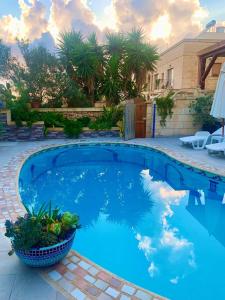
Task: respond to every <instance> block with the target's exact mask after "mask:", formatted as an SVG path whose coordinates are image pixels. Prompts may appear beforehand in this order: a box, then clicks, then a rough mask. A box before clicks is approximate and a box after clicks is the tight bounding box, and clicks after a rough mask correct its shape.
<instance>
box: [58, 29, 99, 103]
mask: <svg viewBox="0 0 225 300" xmlns="http://www.w3.org/2000/svg"><path fill="white" fill-rule="evenodd" d="M58 47H59V54H60V56H61V61H62V62H63V63H64V64H65V67H66V70H67V72H68V75H69V76H70V77H71V79H72V80H74V81H76V82H77V83H78V84H79V86H80V87H81V88H82V89H83V91H84V93H85V94H86V96H87V97H88V98H89V99H91V100H92V101H94V99H93V98H94V97H95V96H96V95H98V94H99V93H98V85H99V80H100V78H101V77H102V75H103V64H104V57H103V49H102V47H101V46H99V45H98V43H97V39H96V36H95V34H92V35H91V36H89V37H88V39H86V40H84V38H83V36H82V35H81V33H80V32H74V31H72V32H67V33H64V34H62V35H61V39H60V42H59V45H58Z"/></svg>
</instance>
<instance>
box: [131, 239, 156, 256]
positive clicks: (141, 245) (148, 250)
mask: <svg viewBox="0 0 225 300" xmlns="http://www.w3.org/2000/svg"><path fill="white" fill-rule="evenodd" d="M135 238H136V239H137V240H138V241H139V242H138V249H140V250H142V251H143V252H144V254H145V256H146V257H147V258H148V256H149V255H150V254H152V253H153V252H155V250H156V249H155V248H153V247H152V240H151V238H150V237H148V236H142V235H141V234H140V233H137V234H136V236H135Z"/></svg>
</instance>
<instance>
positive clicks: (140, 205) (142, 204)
mask: <svg viewBox="0 0 225 300" xmlns="http://www.w3.org/2000/svg"><path fill="white" fill-rule="evenodd" d="M140 171H141V170H139V172H138V171H137V169H135V171H133V168H129V169H127V165H123V167H122V166H121V165H120V166H119V165H118V166H114V167H113V168H111V169H110V172H111V177H112V178H113V180H112V181H111V183H110V188H109V189H108V188H107V187H106V186H105V188H104V190H105V196H106V199H107V204H106V207H105V208H104V212H105V213H106V214H107V219H108V220H109V221H111V222H115V223H127V225H129V226H132V227H135V226H136V225H137V224H138V222H139V221H140V219H141V218H142V217H143V216H144V215H145V214H146V213H147V212H149V210H150V209H151V207H152V204H153V203H152V201H151V200H150V199H149V196H148V195H147V194H146V193H145V192H144V190H143V187H142V185H141V182H140V180H141V178H140V174H139V173H140ZM129 172H130V173H129Z"/></svg>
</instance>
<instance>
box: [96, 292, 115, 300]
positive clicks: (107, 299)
mask: <svg viewBox="0 0 225 300" xmlns="http://www.w3.org/2000/svg"><path fill="white" fill-rule="evenodd" d="M97 299H99V300H111V299H113V298H112V297H110V296H109V295H106V294H105V293H101V294H100V296H99V297H98V298H97Z"/></svg>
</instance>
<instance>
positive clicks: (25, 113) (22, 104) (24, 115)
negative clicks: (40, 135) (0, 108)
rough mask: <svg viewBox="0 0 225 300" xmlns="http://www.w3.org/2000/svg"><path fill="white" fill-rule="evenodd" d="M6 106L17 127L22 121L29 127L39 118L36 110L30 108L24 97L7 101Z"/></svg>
mask: <svg viewBox="0 0 225 300" xmlns="http://www.w3.org/2000/svg"><path fill="white" fill-rule="evenodd" d="M6 107H7V108H8V109H10V110H11V116H12V120H13V121H15V123H16V125H17V126H18V127H20V126H22V125H23V122H25V123H26V125H27V126H29V127H30V126H32V124H33V123H34V122H37V121H39V119H40V117H39V113H38V112H36V111H31V110H30V108H29V105H28V103H27V101H26V99H23V98H21V99H18V100H10V101H7V103H6Z"/></svg>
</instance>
